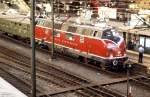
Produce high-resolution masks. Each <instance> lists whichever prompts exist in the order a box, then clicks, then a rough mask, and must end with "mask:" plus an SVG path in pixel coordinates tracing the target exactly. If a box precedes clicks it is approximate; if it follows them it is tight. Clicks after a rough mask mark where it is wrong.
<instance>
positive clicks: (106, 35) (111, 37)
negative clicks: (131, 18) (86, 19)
mask: <svg viewBox="0 0 150 97" xmlns="http://www.w3.org/2000/svg"><path fill="white" fill-rule="evenodd" d="M102 39H109V40H112V41H114V42H115V43H118V42H119V41H120V37H119V36H118V35H117V34H116V32H114V31H112V30H111V29H108V30H104V31H103V34H102Z"/></svg>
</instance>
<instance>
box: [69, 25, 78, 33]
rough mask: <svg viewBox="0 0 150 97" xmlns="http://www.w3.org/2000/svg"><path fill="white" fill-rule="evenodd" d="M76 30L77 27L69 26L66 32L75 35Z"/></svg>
mask: <svg viewBox="0 0 150 97" xmlns="http://www.w3.org/2000/svg"><path fill="white" fill-rule="evenodd" d="M76 30H77V27H72V26H69V27H68V29H67V31H68V32H73V33H75V32H76Z"/></svg>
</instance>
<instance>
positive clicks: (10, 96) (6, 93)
mask: <svg viewBox="0 0 150 97" xmlns="http://www.w3.org/2000/svg"><path fill="white" fill-rule="evenodd" d="M0 97H27V96H26V95H25V94H23V93H22V92H21V91H19V90H18V89H16V88H15V87H14V86H13V85H11V84H10V83H8V82H7V81H6V80H4V79H3V78H2V77H0Z"/></svg>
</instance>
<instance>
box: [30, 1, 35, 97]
mask: <svg viewBox="0 0 150 97" xmlns="http://www.w3.org/2000/svg"><path fill="white" fill-rule="evenodd" d="M30 17H31V20H30V22H31V33H32V36H31V48H32V50H31V52H32V55H31V80H32V81H31V83H32V85H31V86H32V87H31V89H32V90H31V92H32V93H31V97H36V64H35V0H31V16H30Z"/></svg>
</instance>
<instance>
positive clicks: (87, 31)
mask: <svg viewBox="0 0 150 97" xmlns="http://www.w3.org/2000/svg"><path fill="white" fill-rule="evenodd" d="M82 35H88V36H91V35H92V31H91V30H90V29H83V30H82Z"/></svg>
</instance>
